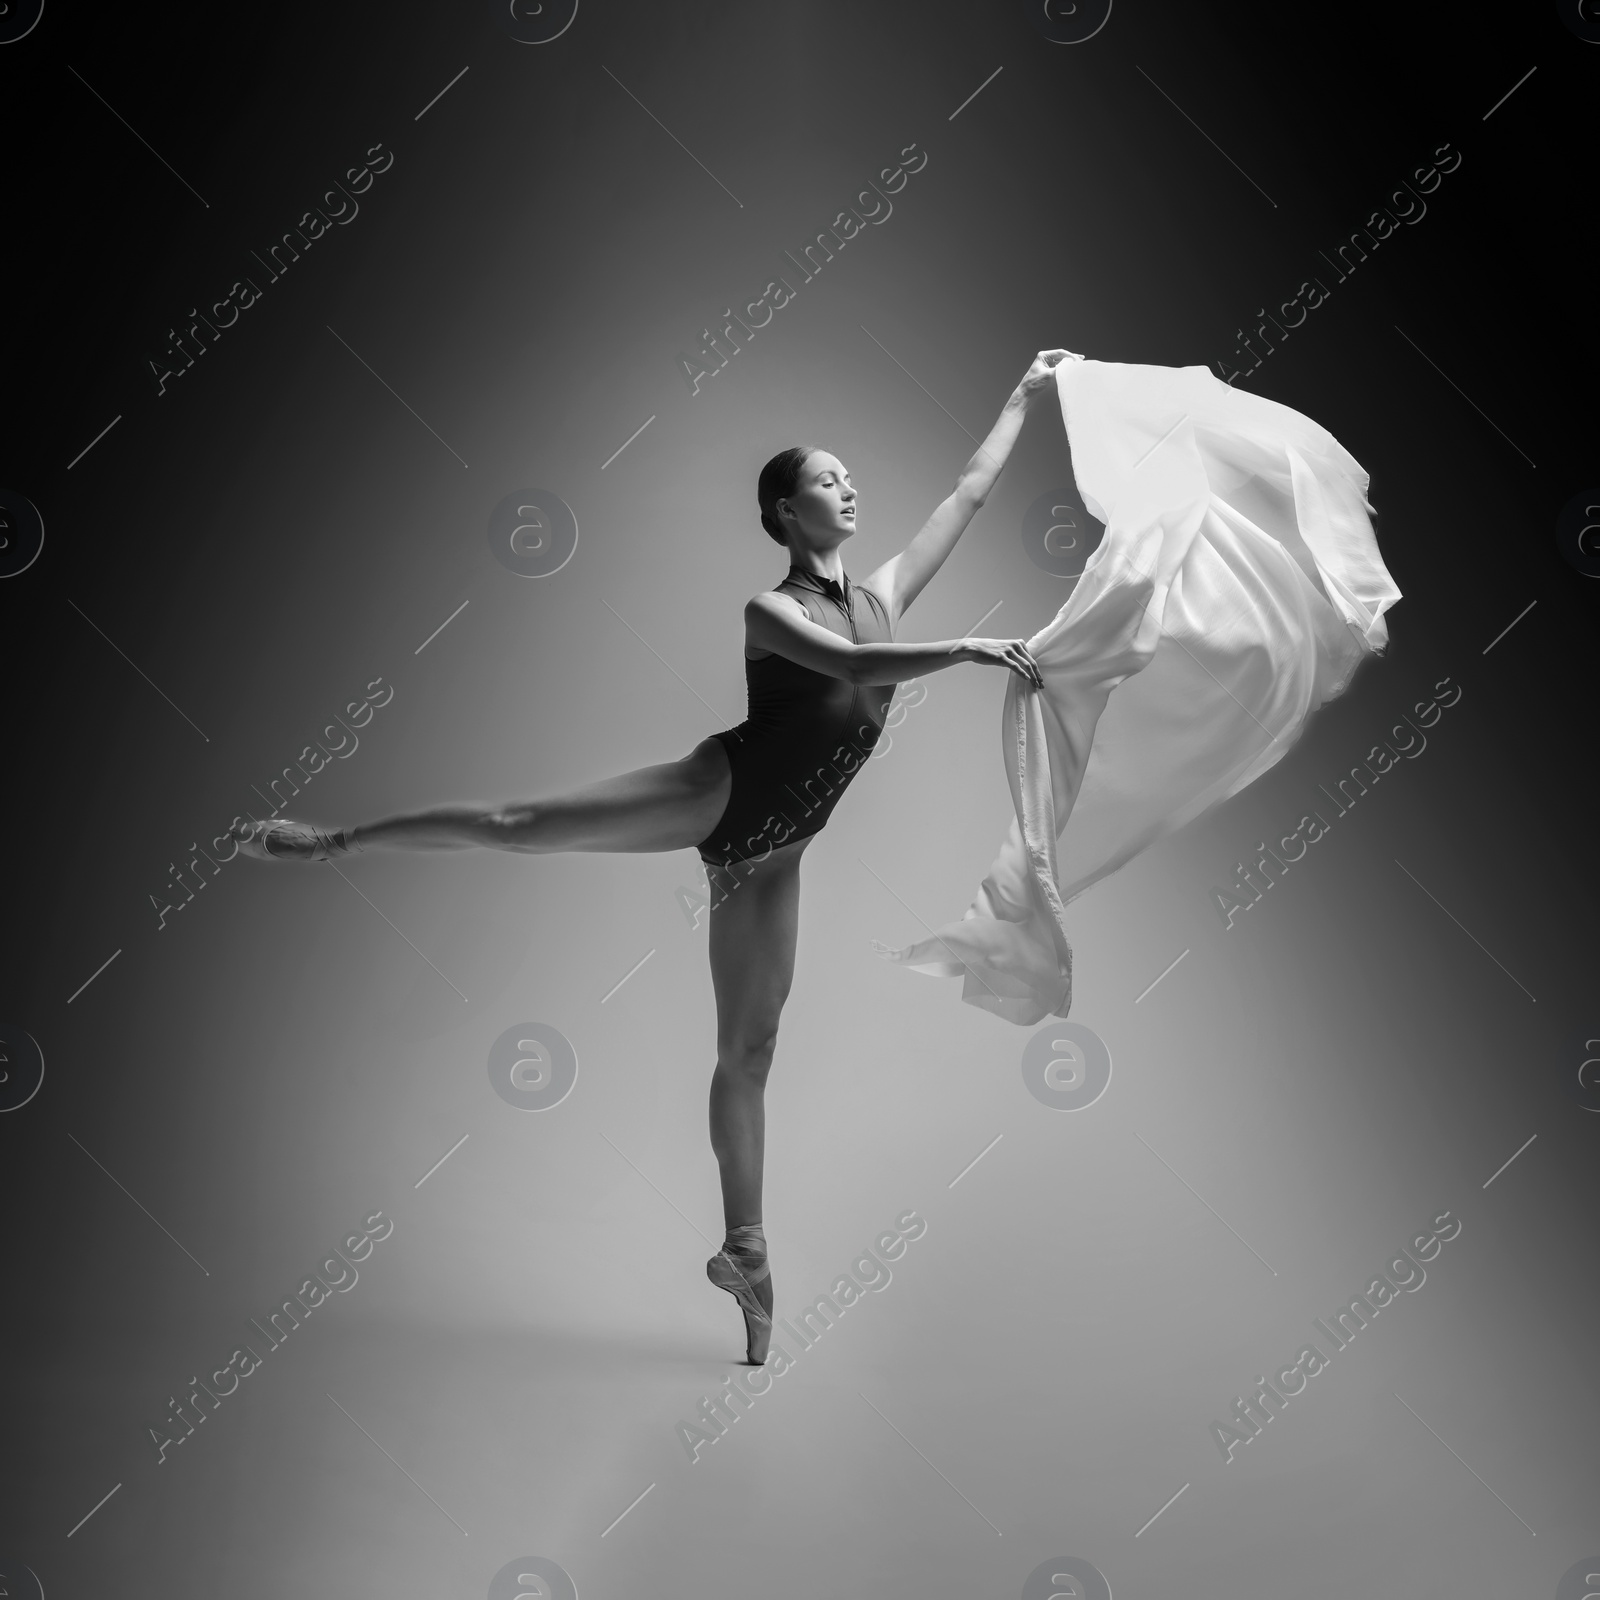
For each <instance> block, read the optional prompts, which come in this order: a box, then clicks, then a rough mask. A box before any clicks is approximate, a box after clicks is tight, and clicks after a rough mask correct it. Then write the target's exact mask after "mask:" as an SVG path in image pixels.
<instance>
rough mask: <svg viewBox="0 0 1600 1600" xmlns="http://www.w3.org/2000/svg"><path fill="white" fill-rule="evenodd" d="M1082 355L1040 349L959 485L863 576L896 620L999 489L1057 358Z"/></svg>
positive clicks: (1052, 380)
mask: <svg viewBox="0 0 1600 1600" xmlns="http://www.w3.org/2000/svg"><path fill="white" fill-rule="evenodd" d="M1082 359H1083V357H1082V356H1076V355H1074V354H1073V353H1072V352H1071V351H1070V350H1041V351H1040V352H1039V354H1038V355H1037V356H1036V357H1035V358H1034V362H1033V365H1032V366H1031V367H1029V368H1028V370H1027V372H1026V373H1025V374H1024V375H1023V379H1022V382H1021V383H1019V384H1018V385H1017V387H1016V388H1015V389H1014V390H1013V391H1012V393H1011V396H1010V398H1009V399H1008V400H1007V401H1006V403H1005V405H1004V406H1002V407H1001V410H1000V415H999V417H997V418H996V419H995V424H994V426H993V427H992V428H991V429H990V430H989V437H988V438H987V439H985V440H984V441H983V443H982V444H981V445H979V446H978V449H977V453H976V454H975V455H974V456H973V457H972V459H971V460H970V461H969V462H968V463H967V464H966V466H965V467H963V468H962V470H961V475H960V477H958V478H957V479H956V486H955V488H954V489H952V490H951V491H950V493H949V494H948V495H947V496H946V497H945V498H944V499H943V500H941V501H940V502H939V504H938V505H937V506H936V507H935V508H934V511H933V515H932V516H930V517H929V518H928V520H927V521H926V522H925V523H923V525H922V527H921V528H920V529H919V530H918V531H917V533H916V534H915V536H914V537H913V538H912V540H911V542H910V544H908V545H907V546H906V547H905V549H904V550H902V551H901V552H900V553H899V554H898V555H895V556H891V557H890V558H889V559H888V560H887V561H886V562H884V564H883V565H882V566H881V567H879V568H878V569H877V570H876V571H874V572H872V573H871V574H870V575H869V576H868V577H867V578H865V579H864V580H863V581H864V582H865V583H867V584H869V585H870V586H871V587H872V588H873V589H875V590H877V592H878V593H879V594H881V595H883V596H884V598H885V601H886V603H887V605H888V607H889V615H890V617H891V618H893V619H894V620H895V621H898V620H899V619H900V618H901V617H902V616H904V614H905V613H906V611H907V610H908V609H909V607H910V605H911V602H912V601H913V600H915V599H916V597H917V596H918V595H919V594H921V593H922V591H923V589H924V588H925V587H926V586H927V583H928V580H929V579H930V578H932V577H933V575H934V573H936V572H937V571H938V570H939V568H940V567H942V566H943V565H944V563H945V558H946V557H947V556H948V555H949V554H950V552H951V551H952V550H954V549H955V547H956V541H957V540H958V539H959V538H960V537H961V535H962V534H963V533H965V532H966V530H967V524H968V523H970V522H971V521H972V519H973V517H974V516H975V515H976V514H977V511H978V508H979V507H980V506H981V505H982V504H983V503H984V501H985V500H986V499H988V497H989V491H990V490H991V489H992V488H994V486H995V481H996V480H997V479H998V478H999V476H1000V472H1001V469H1002V468H1003V467H1004V466H1005V464H1006V460H1007V458H1008V457H1009V456H1010V454H1011V447H1012V445H1014V444H1015V443H1016V442H1017V435H1018V434H1019V433H1020V432H1021V431H1022V419H1023V417H1024V416H1025V415H1026V414H1027V410H1028V407H1029V406H1031V405H1032V404H1033V403H1034V401H1035V400H1037V399H1038V398H1039V396H1040V395H1042V394H1044V393H1046V392H1047V391H1049V390H1050V389H1053V388H1054V387H1055V378H1054V371H1055V366H1056V363H1057V362H1058V361H1064V360H1074V361H1081V360H1082ZM883 681H885V682H888V681H890V680H888V679H885V680H883Z"/></svg>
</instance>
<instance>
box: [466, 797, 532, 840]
mask: <svg viewBox="0 0 1600 1600" xmlns="http://www.w3.org/2000/svg"><path fill="white" fill-rule="evenodd" d="M542 821H543V816H542V808H540V807H536V806H535V805H534V804H533V802H532V801H529V800H518V801H516V802H514V803H513V804H511V805H505V806H496V807H494V808H493V809H492V810H489V811H486V812H484V813H483V815H482V816H481V817H479V818H478V820H477V822H476V824H475V826H474V829H473V831H474V832H475V833H476V834H477V836H478V838H479V841H480V842H481V843H483V844H486V845H488V846H489V847H490V848H491V849H493V850H537V849H538V848H539V833H540V824H541V823H542Z"/></svg>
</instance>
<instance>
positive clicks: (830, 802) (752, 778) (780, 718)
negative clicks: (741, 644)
mask: <svg viewBox="0 0 1600 1600" xmlns="http://www.w3.org/2000/svg"><path fill="white" fill-rule="evenodd" d="M776 592H778V593H782V594H788V595H790V596H791V597H792V598H793V599H795V600H798V601H799V602H800V604H801V605H803V606H804V607H805V608H806V615H807V616H808V617H810V619H811V620H812V621H813V622H815V623H817V624H818V625H819V626H821V627H824V628H827V629H828V630H829V632H831V633H836V634H839V635H840V636H841V637H843V638H848V639H850V640H851V642H852V643H855V644H886V643H889V642H891V641H892V640H893V638H894V631H893V628H892V627H891V625H890V622H889V613H888V611H887V609H886V608H885V606H884V603H883V600H882V599H881V598H880V597H879V596H878V595H877V594H875V593H874V592H873V591H872V590H871V589H867V588H863V587H861V585H859V584H853V583H851V581H850V578H849V575H848V574H845V576H844V583H843V586H842V587H841V586H840V585H839V584H837V583H835V582H834V581H833V580H832V579H831V578H821V577H818V576H817V574H816V573H814V572H810V571H807V570H806V569H805V568H804V567H799V566H791V567H790V568H789V575H788V576H787V577H786V578H785V579H784V580H783V582H782V583H780V584H778V585H777V586H776ZM744 676H745V684H746V686H747V689H748V691H749V714H748V715H747V716H746V718H745V720H744V721H743V722H741V723H740V724H739V726H738V727H737V728H728V729H725V730H724V731H723V732H721V733H719V734H716V735H715V737H716V738H717V739H720V740H721V741H722V747H723V749H725V750H726V751H727V752H728V765H729V767H730V768H731V769H732V772H733V786H732V788H731V789H730V790H729V792H728V804H727V806H726V807H725V808H724V810H723V813H722V816H721V817H720V818H719V819H718V821H717V825H716V827H714V828H713V829H712V830H711V832H710V833H708V834H707V835H706V836H705V838H704V839H702V840H701V841H700V843H699V846H698V847H697V848H698V849H699V851H700V859H701V860H702V861H709V862H712V863H714V864H716V865H719V866H731V865H733V863H735V862H739V861H751V860H756V861H759V860H763V859H764V858H765V857H766V856H768V855H770V854H771V852H772V851H773V850H774V849H775V848H776V847H777V846H778V845H781V844H789V843H791V842H792V841H794V840H796V839H805V838H808V837H809V836H810V835H811V834H813V833H816V832H817V831H818V830H819V829H820V828H821V827H822V825H823V824H824V823H825V822H826V821H827V820H828V817H829V816H830V815H831V813H832V811H833V808H834V806H835V805H836V804H838V800H839V796H840V795H841V794H843V793H844V789H845V786H846V785H847V784H848V783H849V782H850V780H851V778H853V777H854V776H855V774H856V773H857V771H859V770H860V767H861V764H862V762H864V761H865V760H866V759H867V757H868V756H870V755H871V754H872V750H873V746H874V745H876V744H877V742H878V734H879V733H880V732H881V730H882V728H883V719H884V717H885V716H887V715H888V711H889V702H890V701H891V700H892V699H893V698H894V691H895V685H894V684H892V683H874V684H852V683H849V682H847V681H846V680H845V679H843V678H830V677H829V676H828V675H827V674H826V673H823V672H813V671H812V670H811V668H810V667H803V666H801V665H800V663H799V662H798V661H790V660H789V659H788V657H786V656H781V655H776V654H773V655H766V656H762V657H761V658H760V659H759V660H755V661H752V660H751V659H750V657H749V656H746V657H745V663H744Z"/></svg>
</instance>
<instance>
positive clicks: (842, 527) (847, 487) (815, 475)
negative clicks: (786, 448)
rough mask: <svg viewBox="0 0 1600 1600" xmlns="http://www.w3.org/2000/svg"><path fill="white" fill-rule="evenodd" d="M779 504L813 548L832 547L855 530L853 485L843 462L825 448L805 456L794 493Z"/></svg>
mask: <svg viewBox="0 0 1600 1600" xmlns="http://www.w3.org/2000/svg"><path fill="white" fill-rule="evenodd" d="M779 506H780V509H781V508H782V507H787V508H788V509H789V511H790V512H791V513H792V514H793V516H794V520H795V522H796V523H797V524H798V527H799V533H800V537H801V538H802V539H803V540H804V541H805V542H806V543H807V544H808V545H810V546H811V547H813V548H814V549H819V550H831V549H833V548H835V547H836V546H837V545H839V544H840V543H841V542H842V541H843V540H845V539H848V538H849V537H850V535H851V534H853V533H854V532H855V531H856V490H855V485H854V484H853V483H851V481H850V474H849V473H848V472H847V471H846V470H845V466H844V463H843V462H842V461H840V459H839V458H838V457H837V456H832V455H829V454H828V452H827V451H826V450H813V451H812V452H811V454H810V455H808V456H807V457H806V460H805V465H804V466H803V467H802V468H801V469H800V482H799V483H798V484H797V485H796V486H795V491H794V493H793V494H788V495H785V496H784V497H783V499H782V500H781V501H780V502H779Z"/></svg>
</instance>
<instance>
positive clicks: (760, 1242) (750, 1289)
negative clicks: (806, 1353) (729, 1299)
mask: <svg viewBox="0 0 1600 1600" xmlns="http://www.w3.org/2000/svg"><path fill="white" fill-rule="evenodd" d="M706 1276H707V1277H708V1278H709V1279H710V1280H711V1281H712V1282H713V1283H714V1284H716V1286H717V1287H718V1288H719V1289H726V1290H727V1291H728V1293H729V1294H731V1295H732V1296H733V1297H734V1299H735V1300H737V1301H738V1302H739V1309H740V1310H741V1311H742V1312H743V1313H744V1338H745V1360H746V1361H747V1362H748V1363H749V1364H750V1365H751V1366H753V1367H759V1366H761V1365H762V1364H763V1363H764V1362H765V1361H766V1359H767V1347H768V1346H769V1345H770V1344H771V1343H772V1268H771V1267H769V1266H768V1265H767V1237H766V1235H765V1234H764V1233H763V1232H762V1231H761V1224H760V1223H759V1222H752V1223H748V1224H746V1225H745V1226H743V1227H738V1228H729V1229H728V1235H727V1238H726V1239H724V1240H723V1243H722V1248H721V1249H720V1250H719V1251H718V1252H717V1253H716V1254H715V1255H714V1256H712V1258H711V1259H710V1260H709V1261H708V1262H706Z"/></svg>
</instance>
